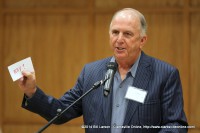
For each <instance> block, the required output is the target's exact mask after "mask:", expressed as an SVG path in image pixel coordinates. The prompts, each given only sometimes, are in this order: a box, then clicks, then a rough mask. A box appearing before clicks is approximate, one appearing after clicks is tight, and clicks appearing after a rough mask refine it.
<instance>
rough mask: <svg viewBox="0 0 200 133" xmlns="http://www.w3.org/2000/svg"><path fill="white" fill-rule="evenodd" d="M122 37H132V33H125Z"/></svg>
mask: <svg viewBox="0 0 200 133" xmlns="http://www.w3.org/2000/svg"><path fill="white" fill-rule="evenodd" d="M124 35H125V36H132V33H129V32H125V33H124Z"/></svg>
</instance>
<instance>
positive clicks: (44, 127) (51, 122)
mask: <svg viewBox="0 0 200 133" xmlns="http://www.w3.org/2000/svg"><path fill="white" fill-rule="evenodd" d="M109 78H110V77H109V76H108V77H107V78H106V79H104V80H100V81H97V82H96V83H94V84H93V86H92V87H91V88H90V89H89V90H88V91H87V92H86V93H84V94H83V95H82V96H80V97H79V98H78V99H77V100H76V101H74V102H73V103H72V104H71V105H69V106H68V107H67V108H65V109H64V110H63V111H62V110H61V109H58V110H57V112H58V113H57V115H56V116H55V117H53V119H51V120H50V121H49V122H48V123H47V124H46V125H44V126H43V127H42V128H40V130H38V132H37V133H42V132H43V131H44V130H45V129H46V128H47V127H49V126H50V125H51V124H53V123H54V122H55V121H56V120H57V119H58V118H59V117H60V116H62V115H63V113H65V112H66V111H67V110H68V109H69V108H71V107H72V106H73V105H74V104H76V103H77V102H78V101H79V100H81V99H82V98H83V97H85V96H86V95H87V94H89V93H90V92H91V91H92V90H94V89H97V88H98V87H100V86H101V85H104V84H105V82H106V81H107V80H108V79H109Z"/></svg>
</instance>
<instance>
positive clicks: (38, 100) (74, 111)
mask: <svg viewBox="0 0 200 133" xmlns="http://www.w3.org/2000/svg"><path fill="white" fill-rule="evenodd" d="M84 71H85V68H84V69H83V70H82V72H81V74H80V76H79V78H78V80H77V82H76V85H75V86H74V87H73V88H72V89H70V90H69V91H67V92H66V93H65V94H64V95H63V96H62V97H61V98H60V99H56V98H54V97H52V96H48V95H46V94H45V93H44V92H43V91H42V90H41V89H40V88H39V87H37V91H36V93H35V94H34V95H33V97H32V98H26V97H25V96H24V98H23V101H22V107H23V108H25V109H27V110H29V111H31V112H34V113H37V114H39V115H40V116H42V117H43V118H45V119H46V120H47V121H49V120H51V119H52V118H53V117H54V116H55V115H56V114H57V109H61V110H64V109H65V108H67V107H68V106H69V105H71V104H72V103H73V102H74V101H75V100H76V99H78V98H79V97H80V96H81V95H82V88H83V83H84V78H83V77H84ZM81 115H82V102H81V100H80V101H79V102H78V103H76V104H75V105H74V106H72V107H71V108H70V109H69V110H68V111H67V112H66V113H64V114H63V115H62V116H61V117H60V118H59V119H58V120H57V121H56V122H55V124H62V123H65V122H67V121H69V120H71V119H73V118H76V117H79V116H81Z"/></svg>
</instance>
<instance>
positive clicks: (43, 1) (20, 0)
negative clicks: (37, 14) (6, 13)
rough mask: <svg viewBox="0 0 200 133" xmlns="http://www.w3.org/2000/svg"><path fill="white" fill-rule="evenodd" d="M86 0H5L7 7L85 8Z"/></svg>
mask: <svg viewBox="0 0 200 133" xmlns="http://www.w3.org/2000/svg"><path fill="white" fill-rule="evenodd" d="M88 4H89V2H88V1H85V0H56V1H55V0H17V1H16V0H5V1H4V6H5V7H6V8H33V7H34V8H84V7H86V6H88Z"/></svg>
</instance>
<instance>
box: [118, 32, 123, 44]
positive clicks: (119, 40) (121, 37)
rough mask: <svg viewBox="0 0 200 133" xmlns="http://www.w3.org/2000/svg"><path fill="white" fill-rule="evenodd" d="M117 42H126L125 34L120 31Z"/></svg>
mask: <svg viewBox="0 0 200 133" xmlns="http://www.w3.org/2000/svg"><path fill="white" fill-rule="evenodd" d="M117 42H118V43H122V42H124V37H123V34H122V33H120V34H119V35H118V38H117Z"/></svg>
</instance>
